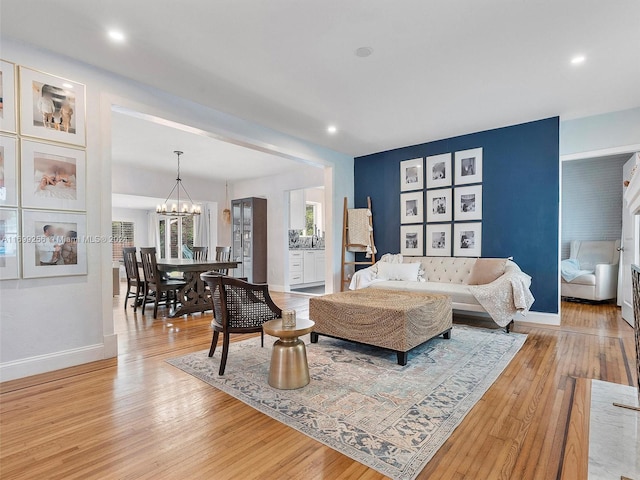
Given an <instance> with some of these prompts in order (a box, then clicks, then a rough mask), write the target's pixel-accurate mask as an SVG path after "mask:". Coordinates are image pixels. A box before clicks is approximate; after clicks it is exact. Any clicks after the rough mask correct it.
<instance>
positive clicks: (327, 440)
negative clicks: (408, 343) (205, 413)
mask: <svg viewBox="0 0 640 480" xmlns="http://www.w3.org/2000/svg"><path fill="white" fill-rule="evenodd" d="M526 338H527V337H526V335H522V334H517V333H509V334H507V333H504V332H503V331H502V330H487V329H481V328H473V327H466V326H454V327H453V331H452V336H451V339H450V340H444V339H443V338H441V337H440V338H437V339H433V340H431V341H429V342H427V343H426V344H423V345H421V346H420V347H417V348H416V349H414V350H412V351H411V352H410V353H409V363H408V364H407V365H406V366H405V367H401V366H400V365H398V364H397V363H396V354H395V353H393V352H390V351H388V350H383V349H379V348H375V347H368V346H365V345H356V344H353V343H350V342H346V341H342V340H335V339H331V338H327V337H322V336H321V337H320V341H319V343H317V344H310V343H309V339H308V337H303V340H305V343H306V344H307V357H308V362H309V372H310V375H311V383H310V384H309V385H307V386H306V387H304V388H301V389H298V390H277V389H274V388H272V387H270V386H269V384H268V383H267V377H268V372H269V360H270V355H271V347H270V345H271V344H272V342H270V341H269V340H270V338H269V337H268V336H267V338H266V339H265V348H260V338H252V339H249V340H245V341H242V342H236V343H232V344H231V347H230V352H229V359H228V361H227V367H226V371H225V375H224V376H223V377H219V376H218V367H219V364H220V355H221V350H222V348H221V347H218V350H216V353H215V355H214V356H213V358H209V357H207V352H206V351H202V352H196V353H191V354H189V355H185V356H183V357H179V358H174V359H171V360H168V362H169V363H170V364H171V365H174V366H176V367H178V368H180V369H181V370H184V371H185V372H187V373H189V374H191V375H193V376H195V377H197V378H199V379H201V380H203V381H205V382H207V383H208V384H210V385H212V386H214V387H216V388H219V389H220V390H222V391H224V392H226V393H228V394H229V395H232V396H233V397H235V398H237V399H239V400H241V401H243V402H244V403H246V404H247V405H250V406H251V407H253V408H255V409H257V410H259V411H261V412H263V413H265V414H267V415H269V416H270V417H273V418H275V419H276V420H279V421H280V422H282V423H284V424H286V425H289V426H291V427H293V428H295V429H297V430H299V431H300V432H302V433H304V434H306V435H308V436H310V437H312V438H314V439H316V440H318V441H319V442H322V443H324V444H325V445H328V446H329V447H331V448H333V449H335V450H337V451H339V452H341V453H343V454H345V455H347V456H349V457H351V458H353V459H354V460H357V461H358V462H360V463H363V464H365V465H367V466H369V467H371V468H373V469H375V470H377V471H379V472H381V473H383V474H384V475H387V476H388V477H390V478H393V479H413V478H415V477H416V476H417V475H418V473H420V471H421V470H422V469H423V468H424V466H425V465H426V463H427V462H428V461H429V460H430V459H431V457H433V455H434V454H435V453H436V451H437V450H438V448H440V446H442V444H443V443H444V442H445V441H446V439H447V438H448V437H449V435H451V433H452V432H453V430H454V429H455V428H456V427H457V426H458V425H459V424H460V422H461V421H462V420H463V419H464V417H465V415H466V414H467V413H469V411H470V410H471V408H472V407H473V406H474V405H475V403H476V402H477V401H478V400H479V399H480V398H481V397H482V395H483V394H484V393H485V392H486V391H487V390H488V389H489V387H490V386H491V384H493V382H494V381H495V380H496V378H498V376H499V375H500V373H501V372H502V371H503V370H504V368H505V367H506V366H507V365H508V364H509V362H510V361H511V360H512V359H513V357H514V356H515V355H516V353H517V352H518V350H519V349H520V348H521V347H522V345H523V344H524V342H525V340H526ZM267 345H269V346H267Z"/></svg>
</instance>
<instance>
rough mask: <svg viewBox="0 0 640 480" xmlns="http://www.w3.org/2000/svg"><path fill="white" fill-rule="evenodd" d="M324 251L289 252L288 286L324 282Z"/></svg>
mask: <svg viewBox="0 0 640 480" xmlns="http://www.w3.org/2000/svg"><path fill="white" fill-rule="evenodd" d="M324 260H325V254H324V250H289V285H292V286H293V285H298V284H301V283H305V284H306V283H318V282H324Z"/></svg>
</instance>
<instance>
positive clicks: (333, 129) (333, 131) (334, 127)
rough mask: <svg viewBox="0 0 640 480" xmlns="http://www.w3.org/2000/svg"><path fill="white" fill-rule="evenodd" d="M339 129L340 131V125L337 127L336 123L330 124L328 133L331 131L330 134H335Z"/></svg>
mask: <svg viewBox="0 0 640 480" xmlns="http://www.w3.org/2000/svg"><path fill="white" fill-rule="evenodd" d="M337 131H338V127H336V126H335V125H329V126H328V127H327V132H328V133H330V134H332V135H333V134H334V133H336V132H337Z"/></svg>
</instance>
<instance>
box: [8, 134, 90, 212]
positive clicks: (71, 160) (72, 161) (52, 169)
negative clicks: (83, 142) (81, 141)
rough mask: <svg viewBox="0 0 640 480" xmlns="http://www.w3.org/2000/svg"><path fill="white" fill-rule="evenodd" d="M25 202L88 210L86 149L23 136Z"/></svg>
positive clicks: (50, 207)
mask: <svg viewBox="0 0 640 480" xmlns="http://www.w3.org/2000/svg"><path fill="white" fill-rule="evenodd" d="M21 150H22V152H21V162H20V163H21V169H20V182H21V194H22V206H23V207H25V208H46V209H50V210H77V211H84V210H86V183H87V181H86V152H85V151H84V150H80V149H77V148H70V147H64V146H62V145H54V144H51V143H42V142H35V141H32V140H22V149H21Z"/></svg>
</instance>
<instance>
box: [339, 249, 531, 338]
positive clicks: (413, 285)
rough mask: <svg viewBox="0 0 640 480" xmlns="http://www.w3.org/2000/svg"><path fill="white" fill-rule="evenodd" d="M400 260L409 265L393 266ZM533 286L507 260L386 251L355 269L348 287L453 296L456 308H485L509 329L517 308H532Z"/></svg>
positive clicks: (519, 309) (478, 310)
mask: <svg viewBox="0 0 640 480" xmlns="http://www.w3.org/2000/svg"><path fill="white" fill-rule="evenodd" d="M399 263H402V264H405V265H407V264H409V265H407V266H404V267H397V266H394V264H396V265H397V264H399ZM383 264H386V265H383ZM411 264H413V266H411ZM415 264H419V265H415ZM394 270H397V271H394ZM530 285H531V277H529V276H528V275H526V274H525V273H523V272H522V270H521V269H520V267H518V265H517V264H516V263H515V262H513V261H512V260H509V259H476V258H459V257H402V255H390V254H387V255H384V256H383V257H382V258H381V259H380V261H378V262H377V263H376V264H375V265H373V266H372V267H369V268H366V269H363V270H359V271H358V272H356V274H355V275H354V277H353V279H352V281H351V284H350V286H349V288H350V289H351V290H355V289H358V288H379V289H393V290H406V291H418V292H425V293H440V294H445V295H449V296H450V297H451V301H452V308H453V310H454V311H459V312H485V313H488V314H489V315H490V316H491V318H493V320H494V321H495V322H496V323H497V324H498V325H500V326H502V327H505V326H507V325H509V324H510V322H511V321H512V320H513V318H514V317H515V315H516V314H517V313H518V312H519V313H522V314H526V313H527V311H528V310H529V308H530V307H531V304H532V303H533V301H534V298H533V295H532V294H531V291H530V290H529V287H530Z"/></svg>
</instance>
